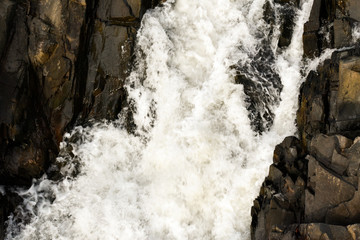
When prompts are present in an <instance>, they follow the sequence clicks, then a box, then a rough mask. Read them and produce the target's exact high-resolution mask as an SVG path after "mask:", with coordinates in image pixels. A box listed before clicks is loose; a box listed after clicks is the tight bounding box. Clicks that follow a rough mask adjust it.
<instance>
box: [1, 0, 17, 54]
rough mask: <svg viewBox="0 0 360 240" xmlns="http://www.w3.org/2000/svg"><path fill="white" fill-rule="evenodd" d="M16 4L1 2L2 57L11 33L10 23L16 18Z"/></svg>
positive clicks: (7, 1) (6, 0)
mask: <svg viewBox="0 0 360 240" xmlns="http://www.w3.org/2000/svg"><path fill="white" fill-rule="evenodd" d="M14 10H15V2H14V1H11V0H4V1H1V2H0V56H1V55H2V53H3V51H4V48H5V46H6V42H7V39H8V35H9V32H10V26H9V25H10V22H11V21H12V18H13V16H14Z"/></svg>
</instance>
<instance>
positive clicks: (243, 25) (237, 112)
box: [7, 0, 312, 239]
mask: <svg viewBox="0 0 360 240" xmlns="http://www.w3.org/2000/svg"><path fill="white" fill-rule="evenodd" d="M264 4H265V0H222V1H219V0H177V1H170V0H168V2H167V3H166V4H164V6H163V7H161V8H157V9H155V10H151V11H150V12H148V13H147V14H146V15H145V17H144V19H143V21H142V27H141V29H140V30H139V33H138V39H137V46H136V54H137V62H136V64H135V66H134V71H133V72H132V73H131V76H130V77H129V79H128V80H127V90H128V93H129V99H128V101H129V102H130V103H131V104H130V105H131V106H130V108H131V110H132V111H133V112H134V117H133V118H134V123H135V125H136V129H135V130H134V132H133V133H131V134H129V133H128V132H127V131H126V130H125V129H124V128H123V127H122V126H123V122H126V120H124V119H123V118H121V117H120V119H119V120H118V121H116V122H113V123H99V124H96V125H95V126H93V127H91V128H90V127H88V128H81V127H78V128H76V129H75V130H74V131H73V132H72V133H71V134H66V135H65V140H66V141H65V142H64V143H62V148H63V152H66V151H65V150H68V149H69V148H70V147H71V148H72V149H73V150H72V154H73V155H74V156H70V155H66V154H62V156H60V157H59V158H58V160H57V161H58V162H59V164H60V165H62V166H63V167H62V169H61V173H62V174H63V175H64V176H66V177H64V178H63V179H62V180H60V181H54V180H49V179H48V178H47V177H46V176H44V177H43V178H42V179H40V180H38V181H36V182H35V183H34V185H33V186H32V187H31V188H30V189H28V190H21V191H20V190H19V193H20V195H21V196H23V198H24V204H23V205H22V206H20V207H19V208H18V209H17V211H16V213H15V214H14V215H13V216H11V218H10V220H9V222H8V223H9V227H8V229H7V238H8V239H249V238H250V232H249V231H250V220H251V219H250V208H251V205H252V201H253V199H254V198H255V197H256V195H257V194H258V191H259V187H260V185H261V183H262V181H263V179H264V177H265V175H266V173H267V169H268V166H269V164H270V163H271V160H272V152H273V149H274V146H275V144H277V143H279V142H281V141H282V139H283V137H285V136H287V135H292V134H293V133H294V132H295V126H294V119H295V111H296V107H297V96H298V88H299V84H300V83H301V81H302V76H301V74H300V72H301V69H302V67H303V66H302V63H301V61H302V60H301V59H302V43H301V37H302V31H303V24H304V22H305V21H306V19H307V18H308V15H309V12H310V9H311V5H312V1H311V0H304V1H301V4H300V10H299V11H297V12H296V16H295V27H294V35H293V39H292V42H291V44H290V46H289V47H287V48H285V49H283V50H281V51H280V50H279V49H277V39H278V35H279V29H278V26H277V25H274V26H273V29H272V30H270V29H271V28H270V25H268V24H266V22H265V21H264V20H263V5H264ZM271 5H273V6H274V9H275V16H276V9H277V7H278V6H277V5H276V4H274V3H272V2H271ZM275 22H280V19H278V18H276V21H275ZM264 40H267V41H264ZM264 43H268V44H269V45H267V46H266V49H268V50H267V51H268V54H271V55H272V57H271V61H269V62H262V63H261V64H262V65H264V66H266V67H264V71H265V70H266V71H272V73H271V74H270V75H271V76H275V75H276V76H277V77H278V78H279V79H280V81H281V83H280V85H281V91H280V89H279V88H277V87H276V86H272V85H271V84H267V85H266V81H269V82H270V83H271V81H272V80H271V79H266V78H264V76H266V75H264V76H260V77H259V76H258V74H262V73H261V69H257V70H258V71H259V72H253V73H251V74H249V73H247V76H248V77H250V79H251V80H252V81H255V82H256V81H258V80H259V79H260V78H261V79H263V81H262V82H259V83H258V82H256V84H258V86H260V87H261V89H262V91H265V94H264V96H265V98H266V99H267V102H265V103H264V104H265V105H266V106H265V105H264V104H263V106H261V104H260V105H258V106H257V107H258V108H261V107H264V106H265V107H266V109H267V111H271V112H272V113H273V117H272V119H271V120H269V119H263V121H270V122H271V124H268V125H267V127H270V129H268V130H265V132H263V133H262V134H259V133H258V132H256V131H254V127H253V124H252V123H251V122H250V119H251V118H249V111H248V107H249V102H248V101H247V99H248V97H247V96H246V95H245V93H244V87H243V85H242V84H237V83H236V82H235V75H236V74H239V72H238V71H241V69H254V68H252V67H251V66H253V64H255V63H254V61H255V60H254V59H252V57H253V56H256V55H257V53H258V52H259V51H260V50H261V49H265V48H264V45H263V44H264ZM259 61H261V60H259ZM249 64H250V65H249ZM261 64H260V65H259V66H261ZM234 66H237V67H236V68H234ZM249 66H250V67H249ZM240 74H241V73H240ZM256 84H255V85H256ZM269 86H270V87H269ZM269 99H270V100H271V101H272V102H271V101H270V100H269ZM256 111H258V112H260V113H261V112H264V111H263V109H256ZM260 117H261V116H260ZM264 124H266V122H265V123H264ZM264 129H267V128H264ZM74 139H77V140H74ZM72 154H71V155H72ZM78 170H79V171H80V173H78V174H76V173H77V171H78ZM21 219H23V221H20V220H21ZM24 219H25V220H26V221H25V220H24Z"/></svg>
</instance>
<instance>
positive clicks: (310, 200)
mask: <svg viewBox="0 0 360 240" xmlns="http://www.w3.org/2000/svg"><path fill="white" fill-rule="evenodd" d="M359 14H360V3H359V2H358V1H353V0H347V1H340V0H339V1H321V0H315V1H314V4H313V8H312V11H311V16H310V18H309V21H308V22H307V23H306V24H305V26H304V34H303V43H304V56H305V57H306V58H313V57H315V56H319V55H320V54H322V53H323V52H324V51H325V50H326V49H327V48H337V49H338V50H337V51H335V52H334V53H332V56H331V58H330V59H327V60H326V61H325V62H324V63H323V64H321V65H320V66H319V67H318V68H317V70H316V71H312V72H310V74H309V75H308V76H307V79H306V81H305V82H304V83H303V84H302V87H301V90H300V96H299V109H298V113H297V127H298V133H299V139H298V138H296V137H287V138H285V140H284V141H283V142H282V143H281V144H279V145H277V146H276V148H275V150H274V157H273V164H272V165H271V166H270V169H269V175H268V176H267V177H266V179H265V181H264V183H263V185H262V187H261V190H260V193H259V196H258V197H257V199H256V200H254V205H253V207H252V210H251V215H252V225H251V231H252V239H274V240H275V239H319V240H320V239H339V240H340V239H341V240H344V239H360V209H359V206H360V198H359V196H360V195H359V186H360V185H359V184H360V181H359V177H360V173H359V170H360V169H359V164H360V148H359V147H360V141H359V140H360V138H359V136H360V132H359V131H360V122H359V117H360V111H359V108H360V98H359V96H360V70H359V69H360V49H359V45H358V44H357V43H356V40H357V30H358V26H359V25H358V24H359V21H360V18H359V16H360V15H359Z"/></svg>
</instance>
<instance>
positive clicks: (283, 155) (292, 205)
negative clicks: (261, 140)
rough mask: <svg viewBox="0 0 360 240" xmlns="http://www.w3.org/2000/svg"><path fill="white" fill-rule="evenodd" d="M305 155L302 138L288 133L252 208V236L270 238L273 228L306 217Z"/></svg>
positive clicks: (276, 149) (275, 155) (279, 147)
mask: <svg viewBox="0 0 360 240" xmlns="http://www.w3.org/2000/svg"><path fill="white" fill-rule="evenodd" d="M302 157H303V155H302V152H301V146H300V142H299V140H298V139H297V138H295V137H287V138H286V139H284V141H283V142H282V143H281V144H279V145H277V146H276V148H275V151H274V164H272V165H271V166H270V169H269V176H268V177H267V178H266V179H265V181H264V183H263V185H262V187H261V190H260V195H259V197H258V198H257V199H256V200H255V201H254V206H253V208H252V224H251V231H252V239H268V238H269V236H270V235H269V234H270V232H272V231H273V230H274V231H276V229H279V228H281V227H282V226H284V225H288V223H296V222H299V221H300V219H302V218H303V214H304V211H303V204H304V197H303V195H304V194H303V193H304V190H305V187H306V186H305V181H304V179H303V177H302V176H304V174H305V172H306V169H304V168H303V167H304V165H303V164H299V162H300V163H301V162H303V161H304V159H302Z"/></svg>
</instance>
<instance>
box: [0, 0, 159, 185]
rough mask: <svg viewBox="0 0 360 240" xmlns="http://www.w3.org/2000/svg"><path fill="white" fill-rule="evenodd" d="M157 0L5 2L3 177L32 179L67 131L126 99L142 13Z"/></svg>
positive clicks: (0, 98) (112, 111)
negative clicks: (125, 84)
mask: <svg viewBox="0 0 360 240" xmlns="http://www.w3.org/2000/svg"><path fill="white" fill-rule="evenodd" d="M158 3H159V1H157V0H128V1H123V0H65V1H40V0H23V1H13V0H4V1H1V2H0V25H1V26H0V57H1V58H0V112H1V114H0V184H1V185H14V184H15V185H29V184H31V180H32V178H36V177H39V176H41V175H42V174H43V173H44V172H45V171H46V169H47V167H48V166H49V165H50V163H52V162H53V161H54V159H55V158H56V156H57V154H58V151H59V143H60V142H61V141H62V136H63V134H64V132H65V131H66V130H69V129H71V127H72V126H73V125H74V124H75V123H77V124H81V123H84V122H86V121H87V120H88V119H104V118H106V119H114V118H115V117H116V116H117V114H118V113H119V112H120V110H121V109H124V106H123V105H124V104H126V101H125V99H126V92H125V90H124V89H123V83H124V80H125V78H126V77H127V75H128V74H129V72H130V71H129V70H130V68H131V61H132V53H133V46H134V41H135V37H136V31H137V29H138V28H139V25H140V19H141V17H142V16H143V14H144V13H145V11H146V9H149V8H151V7H154V6H156V5H157V4H158Z"/></svg>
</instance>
